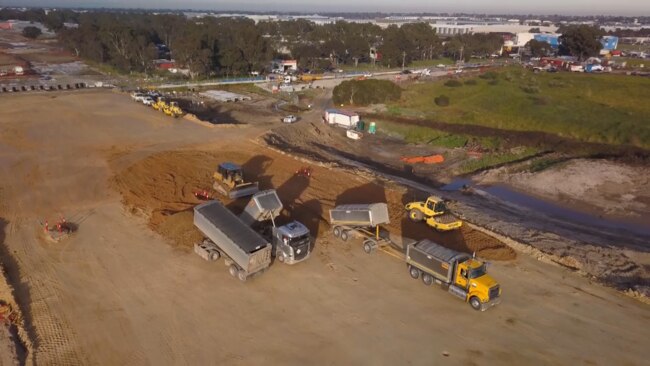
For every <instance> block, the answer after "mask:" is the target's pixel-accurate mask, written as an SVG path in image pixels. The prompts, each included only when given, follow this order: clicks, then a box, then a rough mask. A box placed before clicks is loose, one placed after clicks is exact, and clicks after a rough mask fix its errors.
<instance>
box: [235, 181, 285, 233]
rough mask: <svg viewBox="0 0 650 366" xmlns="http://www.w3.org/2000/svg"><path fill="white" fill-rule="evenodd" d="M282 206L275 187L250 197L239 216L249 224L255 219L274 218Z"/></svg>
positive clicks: (265, 219)
mask: <svg viewBox="0 0 650 366" xmlns="http://www.w3.org/2000/svg"><path fill="white" fill-rule="evenodd" d="M282 207H283V205H282V201H280V197H278V194H277V193H276V192H275V189H269V190H266V191H261V192H258V193H255V194H254V195H253V197H251V200H250V201H249V202H248V204H247V205H246V207H245V208H244V212H243V213H242V214H241V215H240V216H239V218H241V219H242V221H244V222H245V223H246V224H247V225H249V226H250V225H252V224H253V223H255V222H256V221H267V220H274V219H275V218H276V217H278V215H280V212H281V211H282Z"/></svg>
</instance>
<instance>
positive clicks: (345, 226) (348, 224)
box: [330, 203, 390, 254]
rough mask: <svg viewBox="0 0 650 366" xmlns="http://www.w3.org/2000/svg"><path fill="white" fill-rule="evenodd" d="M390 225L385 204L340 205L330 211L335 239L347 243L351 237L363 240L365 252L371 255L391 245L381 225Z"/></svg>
mask: <svg viewBox="0 0 650 366" xmlns="http://www.w3.org/2000/svg"><path fill="white" fill-rule="evenodd" d="M388 223H390V218H389V216H388V206H387V205H386V204H385V203H370V204H352V205H339V206H336V207H335V208H333V209H331V210H330V225H331V226H332V233H333V234H334V236H335V237H337V238H340V239H341V240H343V241H347V240H348V239H349V238H350V236H351V235H353V236H356V237H360V238H362V239H363V250H364V252H366V253H368V254H370V253H372V252H374V251H375V250H376V249H378V248H380V247H383V246H385V245H389V244H390V239H389V237H388V232H387V231H385V230H381V229H380V225H383V224H388Z"/></svg>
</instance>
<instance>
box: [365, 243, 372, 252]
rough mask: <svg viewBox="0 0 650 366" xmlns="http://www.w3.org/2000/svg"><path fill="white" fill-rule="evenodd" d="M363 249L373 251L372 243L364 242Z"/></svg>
mask: <svg viewBox="0 0 650 366" xmlns="http://www.w3.org/2000/svg"><path fill="white" fill-rule="evenodd" d="M363 251H364V252H366V254H370V253H372V245H371V244H370V243H369V242H365V243H363Z"/></svg>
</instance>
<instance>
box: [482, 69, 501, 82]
mask: <svg viewBox="0 0 650 366" xmlns="http://www.w3.org/2000/svg"><path fill="white" fill-rule="evenodd" d="M479 77H480V78H481V79H486V80H496V79H498V78H499V74H497V73H496V72H495V71H488V72H486V73H484V74H482V75H479Z"/></svg>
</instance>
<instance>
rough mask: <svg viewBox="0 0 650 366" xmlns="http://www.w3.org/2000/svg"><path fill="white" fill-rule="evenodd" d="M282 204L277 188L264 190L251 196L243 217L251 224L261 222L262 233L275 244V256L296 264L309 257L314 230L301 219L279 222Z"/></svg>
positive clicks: (244, 220) (285, 261) (245, 221)
mask: <svg viewBox="0 0 650 366" xmlns="http://www.w3.org/2000/svg"><path fill="white" fill-rule="evenodd" d="M283 207H284V206H283V204H282V201H280V198H279V197H278V194H277V192H276V191H275V190H274V189H269V190H265V191H261V192H258V193H256V194H254V195H253V197H251V200H250V201H249V202H248V204H247V205H246V207H245V208H244V212H242V214H241V215H240V219H241V220H242V221H243V222H244V223H246V224H247V225H249V226H258V225H260V224H261V227H260V229H261V232H262V236H264V237H266V238H267V239H268V240H269V241H270V242H271V244H272V245H273V254H274V255H275V258H276V259H277V260H278V261H280V262H282V263H286V264H295V263H298V262H301V261H304V260H306V259H307V258H309V255H310V253H311V233H310V232H309V229H307V227H306V226H305V225H303V224H302V223H300V222H298V221H292V222H290V223H288V224H286V225H281V226H277V225H276V224H275V219H276V218H277V217H278V216H279V215H280V212H281V211H282V208H283ZM269 223H270V225H269Z"/></svg>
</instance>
